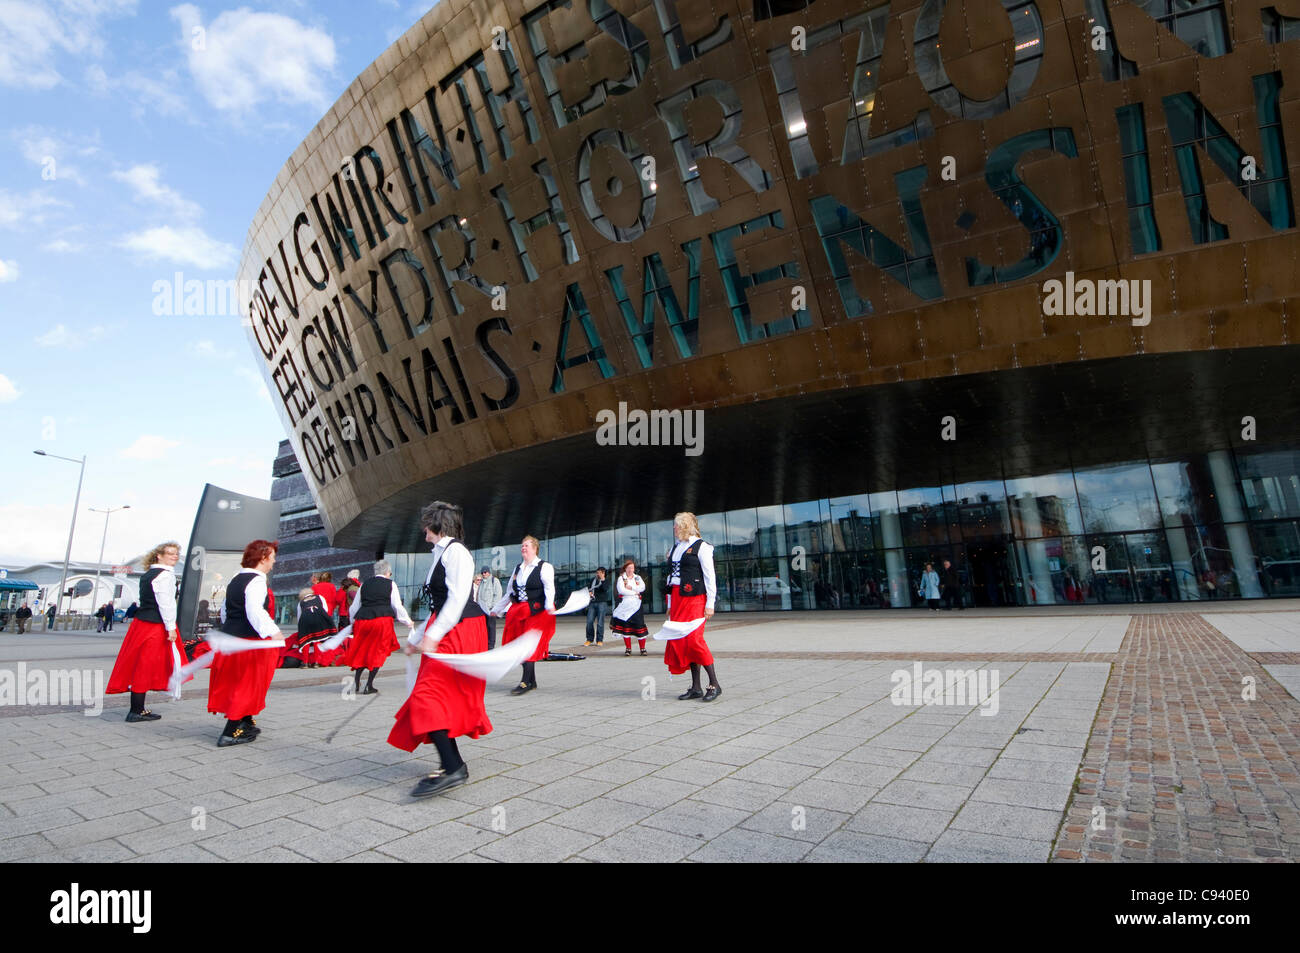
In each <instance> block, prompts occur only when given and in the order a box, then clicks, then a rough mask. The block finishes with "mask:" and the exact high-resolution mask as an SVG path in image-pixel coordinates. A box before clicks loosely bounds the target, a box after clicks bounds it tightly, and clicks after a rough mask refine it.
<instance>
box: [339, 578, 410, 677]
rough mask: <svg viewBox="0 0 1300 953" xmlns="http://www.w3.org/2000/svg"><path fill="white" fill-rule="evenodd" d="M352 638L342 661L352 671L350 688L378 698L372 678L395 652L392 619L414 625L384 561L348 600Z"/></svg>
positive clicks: (394, 633)
mask: <svg viewBox="0 0 1300 953" xmlns="http://www.w3.org/2000/svg"><path fill="white" fill-rule="evenodd" d="M350 608H351V610H352V611H351V614H352V638H351V639H350V640H349V641H348V648H347V652H346V653H345V654H344V656H343V662H344V664H346V665H347V666H348V667H349V668H351V669H352V689H353V691H356V692H360V693H361V694H362V695H378V694H379V689H377V688H375V675H376V673H378V671H379V669H380V667H381V666H382V665H383V664H384V662H385V660H387V658H388V656H390V655H392V654H393V653H394V652H396V651H397V648H398V646H397V632H396V630H395V629H394V628H393V620H394V619H396V620H397V621H398V622H400V623H402V625H404V626H406V627H407V628H408V629H411V628H414V627H415V623H414V622H412V621H411V617H410V616H409V615H407V614H406V607H405V606H404V605H402V596H401V593H400V592H398V591H397V586H396V585H395V584H394V583H393V567H392V566H390V565H389V563H388V560H386V559H381V560H379V562H377V563H375V576H374V578H373V579H367V580H366V581H365V582H364V583H362V585H361V588H360V589H358V590H357V594H356V595H355V596H353V597H352V605H351V607H350ZM366 669H370V678H368V679H367V680H366V690H365V691H361V673H362V672H363V671H365V670H366Z"/></svg>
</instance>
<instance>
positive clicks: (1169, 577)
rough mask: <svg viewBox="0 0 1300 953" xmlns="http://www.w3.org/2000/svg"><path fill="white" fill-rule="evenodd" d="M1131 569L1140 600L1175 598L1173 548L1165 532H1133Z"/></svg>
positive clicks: (1160, 600)
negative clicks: (1171, 555)
mask: <svg viewBox="0 0 1300 953" xmlns="http://www.w3.org/2000/svg"><path fill="white" fill-rule="evenodd" d="M1125 540H1126V542H1127V543H1128V555H1129V570H1130V572H1131V573H1132V574H1133V590H1134V592H1135V593H1136V595H1137V600H1138V601H1139V602H1169V601H1170V600H1172V599H1174V598H1175V596H1174V579H1173V573H1172V572H1171V570H1170V567H1169V550H1168V547H1167V546H1166V540H1165V534H1164V533H1129V534H1128V536H1127V537H1125Z"/></svg>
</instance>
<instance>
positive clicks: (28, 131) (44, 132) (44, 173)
mask: <svg viewBox="0 0 1300 953" xmlns="http://www.w3.org/2000/svg"><path fill="white" fill-rule="evenodd" d="M0 3H3V0H0ZM12 135H13V138H14V139H16V140H17V141H18V146H19V150H20V151H21V152H22V154H23V158H24V159H26V160H27V161H28V162H32V163H34V164H36V165H37V166H39V167H40V175H41V179H42V180H43V181H67V182H75V183H77V184H78V185H85V184H86V180H85V177H84V176H82V174H81V169H80V167H79V166H77V165H74V164H73V163H71V162H69V161H68V160H69V158H70V157H72V156H79V157H82V158H84V157H86V156H93V155H95V154H97V153H98V152H99V151H100V149H99V136H98V134H95V135H94V136H92V137H89V138H86V137H85V136H84V135H83V137H82V139H83V141H81V142H74V141H72V140H70V139H68V138H66V137H64V136H61V135H59V134H58V133H57V132H55V131H53V130H50V129H47V128H45V127H43V126H26V127H25V128H22V129H15V130H14V131H13V133H12Z"/></svg>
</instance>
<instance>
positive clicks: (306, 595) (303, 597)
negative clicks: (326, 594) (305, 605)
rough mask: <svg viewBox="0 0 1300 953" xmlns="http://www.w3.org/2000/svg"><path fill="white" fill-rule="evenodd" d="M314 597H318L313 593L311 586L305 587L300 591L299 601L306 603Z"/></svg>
mask: <svg viewBox="0 0 1300 953" xmlns="http://www.w3.org/2000/svg"><path fill="white" fill-rule="evenodd" d="M314 595H316V593H314V592H312V589H311V586H304V587H303V588H302V589H299V590H298V601H299V602H306V601H307V600H308V599H310V598H311V597H312V596H314Z"/></svg>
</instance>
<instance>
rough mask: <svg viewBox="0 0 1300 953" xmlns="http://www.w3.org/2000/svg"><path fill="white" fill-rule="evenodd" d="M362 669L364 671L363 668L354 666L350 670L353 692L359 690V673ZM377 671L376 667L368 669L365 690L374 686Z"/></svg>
mask: <svg viewBox="0 0 1300 953" xmlns="http://www.w3.org/2000/svg"><path fill="white" fill-rule="evenodd" d="M364 671H365V669H364V668H354V669H353V670H352V690H353V691H354V692H359V691H361V673H362V672H364ZM378 671H379V669H377V668H372V669H371V670H370V677H369V678H368V679H366V691H369V690H370V689H372V688H374V687H375V674H376V673H377V672H378Z"/></svg>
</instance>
